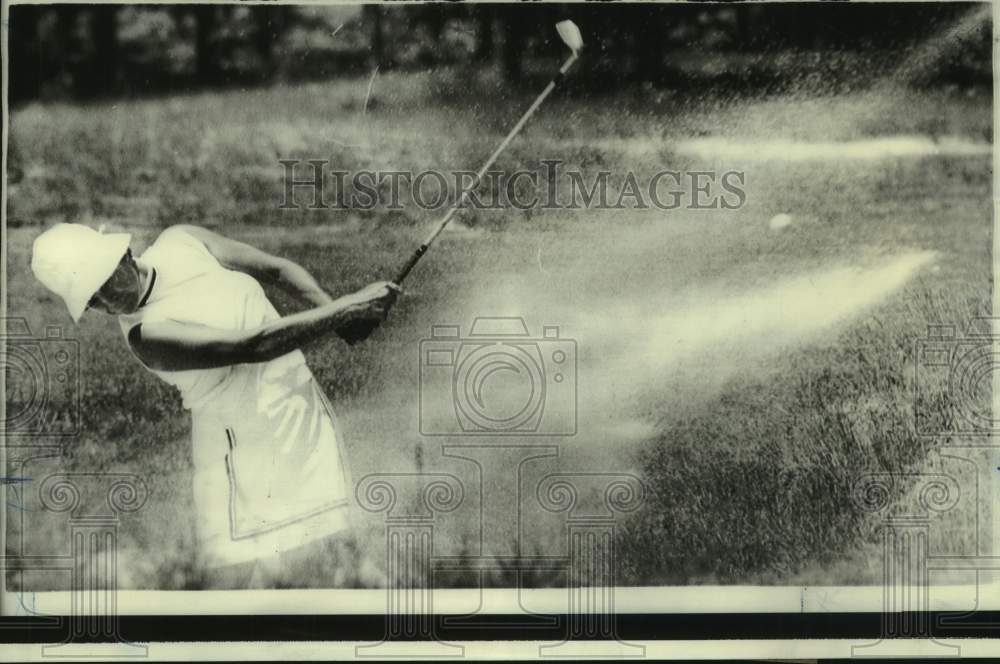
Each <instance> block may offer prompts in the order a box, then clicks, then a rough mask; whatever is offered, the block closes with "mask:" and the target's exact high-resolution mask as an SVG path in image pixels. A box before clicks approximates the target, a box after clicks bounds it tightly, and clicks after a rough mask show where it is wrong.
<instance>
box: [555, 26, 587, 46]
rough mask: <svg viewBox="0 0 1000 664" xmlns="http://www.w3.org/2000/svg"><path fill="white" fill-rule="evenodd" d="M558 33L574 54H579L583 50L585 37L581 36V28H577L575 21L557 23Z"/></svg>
mask: <svg viewBox="0 0 1000 664" xmlns="http://www.w3.org/2000/svg"><path fill="white" fill-rule="evenodd" d="M556 32H558V33H559V38H560V39H562V40H563V43H564V44H566V46H569V48H570V50H571V51H573V52H574V53H578V52H579V51H580V49H581V48H583V37H582V36H581V35H580V28H578V27H576V23H574V22H573V21H559V22H558V23H556Z"/></svg>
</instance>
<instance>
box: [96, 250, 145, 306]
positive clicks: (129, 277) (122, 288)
mask: <svg viewBox="0 0 1000 664" xmlns="http://www.w3.org/2000/svg"><path fill="white" fill-rule="evenodd" d="M141 288H142V279H141V275H140V274H139V268H138V266H137V265H136V264H135V261H133V260H132V256H131V255H127V256H126V257H125V258H123V259H122V262H121V263H119V264H118V267H117V268H116V269H115V271H114V272H113V273H112V274H111V276H110V277H108V280H107V281H105V282H104V285H103V286H101V288H100V290H98V291H97V292H96V293H94V297H92V298H91V299H90V304H89V306H90V307H91V308H92V309H98V310H100V311H103V312H105V313H108V314H115V315H117V314H130V313H132V312H133V311H135V310H136V309H138V308H139V300H140V299H141V298H142V293H141V292H140V290H141Z"/></svg>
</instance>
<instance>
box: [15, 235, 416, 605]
mask: <svg viewBox="0 0 1000 664" xmlns="http://www.w3.org/2000/svg"><path fill="white" fill-rule="evenodd" d="M130 242H131V236H130V235H129V234H127V233H108V234H105V233H101V232H98V231H95V230H93V229H92V228H90V227H88V226H83V225H80V224H58V225H56V226H54V227H53V228H50V229H49V230H47V231H45V232H44V233H42V234H41V235H40V236H39V237H38V238H37V239H36V240H35V243H34V247H33V252H32V260H31V268H32V271H33V272H34V274H35V276H36V277H37V278H38V280H39V281H41V282H42V283H43V284H44V285H45V286H46V287H47V288H48V289H49V290H51V291H53V292H54V293H56V294H57V295H59V296H60V297H61V298H62V299H63V300H64V301H65V303H66V306H67V307H68V309H69V313H70V316H71V317H72V318H73V320H74V321H75V322H78V321H79V319H80V317H81V316H82V314H83V312H84V311H85V310H86V309H96V310H98V311H103V312H105V313H107V314H112V315H116V316H118V321H119V323H120V325H121V329H122V333H123V334H124V336H125V339H126V341H127V345H128V347H129V349H130V350H131V351H132V353H133V354H134V355H135V357H136V358H138V360H139V362H141V363H142V364H143V365H144V366H145V367H146V368H147V369H149V370H150V371H152V372H153V373H154V374H156V375H157V376H159V377H160V378H161V379H163V380H164V381H166V382H167V383H170V384H171V385H173V386H175V387H177V388H178V389H179V390H180V393H181V396H182V397H183V401H184V406H185V408H187V409H189V410H190V411H191V415H192V418H191V419H192V422H191V432H192V448H193V460H194V504H195V510H196V514H195V531H196V535H197V542H198V545H199V552H200V556H201V557H202V559H203V562H204V564H205V566H206V567H207V568H209V569H210V570H212V571H213V572H214V574H213V579H214V580H213V585H229V586H233V585H235V586H241V585H245V584H246V583H249V582H250V580H251V578H252V575H253V570H254V568H255V567H256V565H257V564H258V563H259V562H260V561H262V560H270V561H272V563H273V561H274V560H280V557H281V555H282V554H285V553H286V552H290V551H302V550H303V549H302V547H304V546H305V545H307V544H309V543H311V542H316V541H318V540H321V539H323V538H327V537H328V536H330V535H331V534H334V533H336V532H338V531H341V530H343V529H344V528H346V527H347V517H348V498H349V493H350V491H349V486H348V480H347V476H346V473H345V467H344V464H343V460H342V458H341V454H340V445H339V440H338V436H339V434H338V431H337V425H336V419H335V416H334V413H333V409H332V408H331V406H330V403H329V402H328V401H327V399H326V397H325V395H324V394H323V391H322V390H321V389H320V388H319V386H318V385H317V383H316V380H315V379H314V378H313V375H312V373H311V372H310V371H309V368H308V367H307V366H306V362H305V357H304V356H303V355H302V352H301V351H300V350H298V349H299V348H301V347H302V346H303V345H305V344H306V343H308V342H310V341H312V340H314V339H317V338H319V337H321V336H323V335H326V334H329V333H330V332H333V331H335V330H338V329H344V328H345V326H349V325H351V324H352V323H353V324H355V325H357V324H359V323H360V324H365V323H367V324H368V326H369V329H371V327H373V324H374V323H375V322H377V321H381V320H383V319H384V318H385V316H386V314H387V313H388V311H389V308H390V307H391V306H392V304H393V302H394V301H395V299H396V296H397V294H398V292H399V289H398V288H397V287H396V286H395V285H393V284H391V283H387V282H379V283H373V284H371V285H369V286H367V287H366V288H364V289H362V290H360V291H358V292H356V293H352V294H350V295H346V296H344V297H341V298H339V299H336V300H334V299H332V298H331V297H330V296H329V295H327V294H326V293H325V292H324V291H323V289H322V288H320V286H319V284H317V282H316V280H315V279H314V278H313V277H312V276H310V275H309V273H308V272H307V271H306V270H305V269H303V268H302V267H301V266H299V265H297V264H295V263H293V262H292V261H289V260H287V259H284V258H278V257H276V256H272V255H269V254H267V253H265V252H263V251H260V250H257V249H255V248H253V247H251V246H248V245H246V244H243V243H241V242H236V241H234V240H230V239H227V238H225V237H222V236H221V235H218V234H216V233H214V232H212V231H209V230H207V229H204V228H200V227H197V226H188V225H180V226H173V227H171V228H168V229H167V230H165V231H163V232H162V233H161V234H160V236H159V237H158V238H157V239H156V241H155V242H154V243H153V244H152V245H151V246H150V247H149V248H148V249H147V250H146V251H145V252H144V253H143V254H142V255H141V256H140V257H138V258H133V256H132V251H131V249H130ZM260 282H267V283H271V284H275V285H278V286H280V287H282V288H284V289H285V290H287V291H289V292H290V293H291V294H292V295H294V296H297V298H298V299H299V300H301V301H303V302H305V303H308V304H309V305H311V307H312V308H310V309H308V310H306V311H302V312H300V313H296V314H293V315H290V316H285V317H281V316H279V315H278V313H277V311H276V310H275V308H274V306H272V304H271V302H270V301H268V299H267V297H266V296H265V294H264V290H263V288H262V287H261V285H260ZM126 407H127V404H126Z"/></svg>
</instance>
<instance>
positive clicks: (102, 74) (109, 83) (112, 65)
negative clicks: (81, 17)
mask: <svg viewBox="0 0 1000 664" xmlns="http://www.w3.org/2000/svg"><path fill="white" fill-rule="evenodd" d="M91 11H92V12H93V13H92V15H91V18H92V23H91V26H92V29H93V35H94V62H93V67H92V69H91V88H92V91H93V92H94V93H95V94H109V93H112V92H115V91H116V90H118V88H119V82H120V81H119V78H118V7H115V6H114V5H97V6H95V7H94V9H92V10H91Z"/></svg>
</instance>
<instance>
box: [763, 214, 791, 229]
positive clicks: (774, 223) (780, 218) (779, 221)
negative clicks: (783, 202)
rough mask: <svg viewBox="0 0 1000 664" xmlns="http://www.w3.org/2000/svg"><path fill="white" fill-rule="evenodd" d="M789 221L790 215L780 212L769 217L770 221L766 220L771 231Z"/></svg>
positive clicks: (785, 224) (782, 226)
mask: <svg viewBox="0 0 1000 664" xmlns="http://www.w3.org/2000/svg"><path fill="white" fill-rule="evenodd" d="M791 223H792V215H790V214H785V213H784V212H782V213H781V214H776V215H774V216H773V217H771V221H769V222H767V225H768V226H770V227H771V230H772V231H778V230H781V229H782V228H784V227H785V226H788V225H790V224H791Z"/></svg>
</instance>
